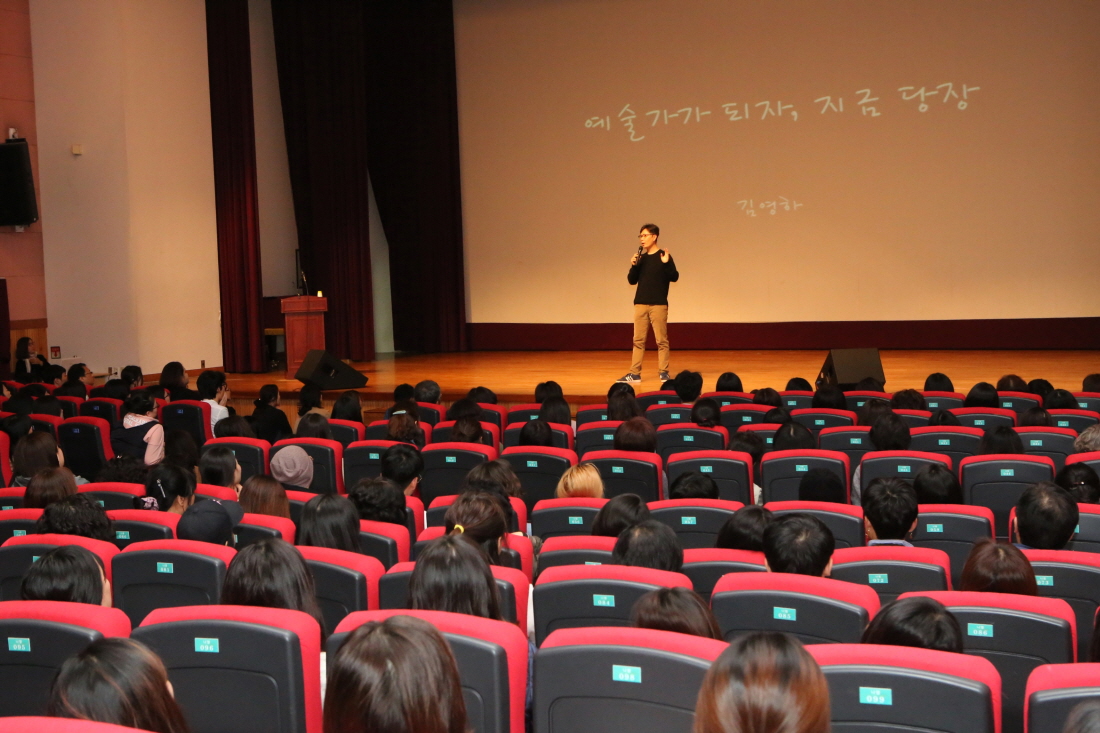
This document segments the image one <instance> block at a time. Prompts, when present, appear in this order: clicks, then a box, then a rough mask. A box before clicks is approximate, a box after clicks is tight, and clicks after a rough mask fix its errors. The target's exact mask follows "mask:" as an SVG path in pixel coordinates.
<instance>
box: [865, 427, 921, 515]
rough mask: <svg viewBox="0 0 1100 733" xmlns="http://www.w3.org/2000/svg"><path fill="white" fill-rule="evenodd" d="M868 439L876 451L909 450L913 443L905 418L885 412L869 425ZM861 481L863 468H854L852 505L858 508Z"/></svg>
mask: <svg viewBox="0 0 1100 733" xmlns="http://www.w3.org/2000/svg"><path fill="white" fill-rule="evenodd" d="M868 438H870V440H871V445H872V446H874V448H875V450H877V451H880V450H909V445H910V444H911V443H912V441H913V436H912V434H911V433H910V432H909V423H907V422H905V418H903V417H901V415H897V414H895V413H893V412H886V413H885V414H883V415H881V416H880V417H878V418H877V419H876V420H875V422H874V423H872V424H871V430H870V432H869V433H868ZM862 480H863V466H856V470H855V473H854V474H853V475H852V503H853V504H855V505H856V506H859V505H860V501H861V499H860V494H861V493H862V488H861V486H860V484H861V482H862Z"/></svg>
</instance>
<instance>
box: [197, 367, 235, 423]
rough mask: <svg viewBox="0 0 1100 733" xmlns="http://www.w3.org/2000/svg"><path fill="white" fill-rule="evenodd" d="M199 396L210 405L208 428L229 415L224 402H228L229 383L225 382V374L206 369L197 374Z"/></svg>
mask: <svg viewBox="0 0 1100 733" xmlns="http://www.w3.org/2000/svg"><path fill="white" fill-rule="evenodd" d="M196 386H197V387H198V388H199V397H201V398H202V401H203V402H205V403H206V404H208V405H210V429H211V430H213V429H214V426H215V425H217V424H218V421H219V420H224V419H225V418H227V417H229V408H228V407H226V406H225V403H227V402H229V385H228V384H226V381H225V374H224V373H223V372H215V371H213V370H210V369H207V370H206V371H205V372H203V373H202V374H200V375H199V379H198V383H197V384H196Z"/></svg>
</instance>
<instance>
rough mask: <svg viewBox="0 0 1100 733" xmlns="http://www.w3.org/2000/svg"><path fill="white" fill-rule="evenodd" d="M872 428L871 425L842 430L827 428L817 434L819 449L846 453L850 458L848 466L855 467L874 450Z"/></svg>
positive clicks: (853, 468) (854, 426)
mask: <svg viewBox="0 0 1100 733" xmlns="http://www.w3.org/2000/svg"><path fill="white" fill-rule="evenodd" d="M870 432H871V427H870V426H869V425H851V426H848V427H841V428H825V429H824V430H822V431H821V432H820V433H818V434H817V447H818V448H820V449H821V450H833V451H840V452H841V453H845V454H847V456H848V465H849V466H852V471H853V472H854V471H855V466H858V465H859V462H860V461H861V460H863V456H864V455H866V453H867V452H868V451H872V450H874V449H875V448H874V446H873V445H871V436H870Z"/></svg>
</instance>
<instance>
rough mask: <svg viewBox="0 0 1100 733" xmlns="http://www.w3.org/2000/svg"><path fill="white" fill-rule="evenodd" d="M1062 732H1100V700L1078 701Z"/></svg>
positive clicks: (1070, 712)
mask: <svg viewBox="0 0 1100 733" xmlns="http://www.w3.org/2000/svg"><path fill="white" fill-rule="evenodd" d="M1093 638H1094V639H1096V638H1097V637H1096V636H1095V635H1094V636H1093ZM1094 661H1095V660H1094ZM1062 733H1100V700H1085V701H1084V702H1079V703H1077V704H1076V705H1075V706H1074V707H1073V709H1072V710H1070V711H1069V716H1068V717H1067V718H1066V724H1065V727H1064V728H1062Z"/></svg>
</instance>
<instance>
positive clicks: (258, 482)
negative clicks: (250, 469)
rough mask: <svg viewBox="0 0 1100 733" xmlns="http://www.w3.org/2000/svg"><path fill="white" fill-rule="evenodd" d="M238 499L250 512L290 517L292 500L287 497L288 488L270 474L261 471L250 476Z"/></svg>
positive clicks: (247, 511)
mask: <svg viewBox="0 0 1100 733" xmlns="http://www.w3.org/2000/svg"><path fill="white" fill-rule="evenodd" d="M237 500H238V501H239V502H240V505H241V509H243V510H244V511H245V512H246V513H248V514H266V515H267V516H269V517H282V518H283V519H290V501H289V500H288V499H287V497H286V489H284V488H283V485H282V484H280V483H279V482H278V481H276V480H275V479H273V478H271V477H270V476H265V475H264V474H260V473H258V474H256V475H255V476H249V477H248V480H247V481H245V482H244V485H243V486H241V493H240V496H239V497H238V499H237Z"/></svg>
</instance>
